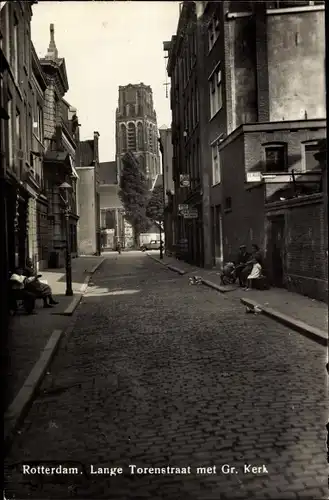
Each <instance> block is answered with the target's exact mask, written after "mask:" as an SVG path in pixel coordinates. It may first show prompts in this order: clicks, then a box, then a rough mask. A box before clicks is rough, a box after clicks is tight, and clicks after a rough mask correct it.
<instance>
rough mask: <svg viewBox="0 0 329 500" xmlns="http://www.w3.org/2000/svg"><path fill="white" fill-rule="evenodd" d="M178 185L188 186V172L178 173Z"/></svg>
mask: <svg viewBox="0 0 329 500" xmlns="http://www.w3.org/2000/svg"><path fill="white" fill-rule="evenodd" d="M179 185H180V187H190V176H189V175H188V174H180V176H179Z"/></svg>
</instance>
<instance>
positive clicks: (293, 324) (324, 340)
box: [147, 254, 328, 346]
mask: <svg viewBox="0 0 329 500" xmlns="http://www.w3.org/2000/svg"><path fill="white" fill-rule="evenodd" d="M147 255H148V256H149V257H151V259H153V260H155V261H156V262H159V264H162V265H163V266H166V267H167V268H168V269H171V270H172V271H175V272H178V273H179V274H181V275H183V274H187V272H186V271H183V270H181V269H178V268H177V267H174V266H171V265H170V264H165V263H164V262H161V260H159V259H157V258H155V257H153V256H152V255H150V254H147ZM201 283H202V284H203V285H205V286H208V287H209V288H213V289H214V290H217V291H218V292H220V293H223V294H224V293H229V292H232V291H233V290H230V289H227V288H224V287H222V286H220V285H216V283H213V282H212V281H209V280H206V279H204V278H202V277H201ZM240 301H241V302H242V304H244V305H245V306H247V307H251V308H254V307H256V306H257V307H258V308H259V309H260V310H261V312H262V313H263V314H264V315H265V316H268V317H270V318H272V319H274V320H275V321H277V322H278V323H281V324H283V325H285V326H288V327H289V328H291V329H292V330H295V331H297V332H298V333H301V334H302V335H304V336H305V337H308V338H309V339H311V340H313V341H315V342H317V343H318V344H321V345H323V346H327V345H328V335H327V333H326V332H324V331H323V330H320V329H319V328H316V327H314V326H311V325H308V324H307V323H304V322H303V321H299V320H297V319H294V318H292V317H291V316H287V315H286V314H283V313H281V312H279V311H276V310H275V309H271V308H270V307H264V306H262V305H260V304H258V303H257V302H255V301H253V300H251V299H245V298H241V299H240Z"/></svg>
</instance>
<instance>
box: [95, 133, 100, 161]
mask: <svg viewBox="0 0 329 500" xmlns="http://www.w3.org/2000/svg"><path fill="white" fill-rule="evenodd" d="M98 138H99V132H97V131H95V132H94V165H96V164H97V163H98V162H99V146H98Z"/></svg>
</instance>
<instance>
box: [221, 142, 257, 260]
mask: <svg viewBox="0 0 329 500" xmlns="http://www.w3.org/2000/svg"><path fill="white" fill-rule="evenodd" d="M220 158H221V172H222V173H221V184H222V186H221V188H222V212H223V252H224V261H228V260H231V259H232V258H235V256H236V254H237V252H238V249H239V246H240V245H243V244H245V245H248V246H251V243H252V242H256V243H257V244H258V245H260V246H261V245H262V243H263V237H264V234H263V233H264V187H263V186H260V187H258V188H255V189H252V190H246V189H245V170H244V169H245V137H244V135H243V134H241V135H240V136H238V137H237V138H236V140H235V141H232V142H231V143H229V144H228V145H226V146H224V148H223V149H222V150H220ZM228 197H230V198H231V200H232V208H231V210H227V209H225V199H226V198H228Z"/></svg>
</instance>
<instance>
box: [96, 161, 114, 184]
mask: <svg viewBox="0 0 329 500" xmlns="http://www.w3.org/2000/svg"><path fill="white" fill-rule="evenodd" d="M99 183H100V184H108V185H109V184H111V185H113V184H118V179H117V164H116V162H115V161H104V162H102V163H100V164H99Z"/></svg>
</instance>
